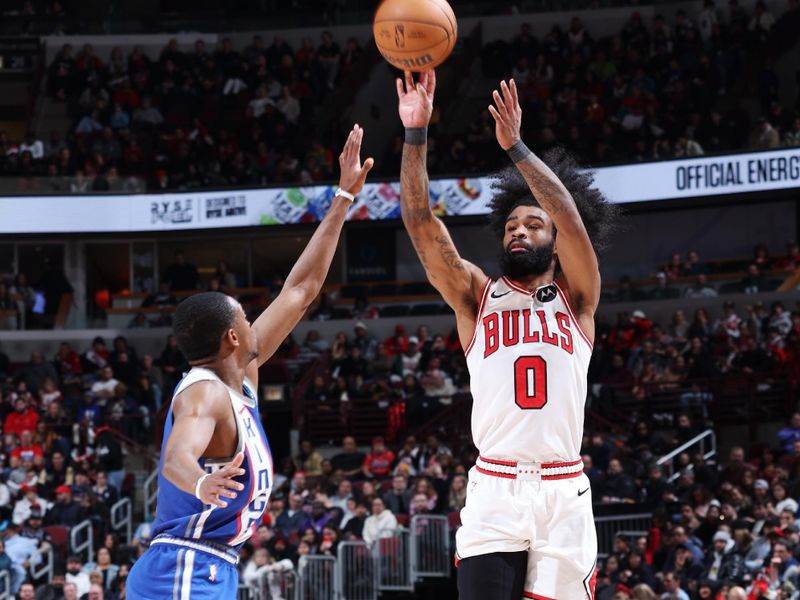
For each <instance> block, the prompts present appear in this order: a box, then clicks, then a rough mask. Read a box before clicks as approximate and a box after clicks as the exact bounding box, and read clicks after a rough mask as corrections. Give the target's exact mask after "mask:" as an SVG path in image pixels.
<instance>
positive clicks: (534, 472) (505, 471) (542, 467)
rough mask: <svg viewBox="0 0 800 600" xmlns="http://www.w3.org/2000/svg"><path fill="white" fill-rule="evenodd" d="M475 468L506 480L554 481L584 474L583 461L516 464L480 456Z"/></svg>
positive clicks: (485, 473)
mask: <svg viewBox="0 0 800 600" xmlns="http://www.w3.org/2000/svg"><path fill="white" fill-rule="evenodd" d="M475 468H476V469H477V470H478V472H479V473H483V474H484V475H493V476H494V477H503V478H504V479H520V480H540V479H541V480H542V481H552V480H555V479H571V478H573V477H579V476H580V475H581V473H583V461H582V460H581V459H577V460H573V461H569V462H558V463H540V462H514V461H510V460H498V459H496V458H486V457H485V456H479V457H478V460H477V462H476V463H475Z"/></svg>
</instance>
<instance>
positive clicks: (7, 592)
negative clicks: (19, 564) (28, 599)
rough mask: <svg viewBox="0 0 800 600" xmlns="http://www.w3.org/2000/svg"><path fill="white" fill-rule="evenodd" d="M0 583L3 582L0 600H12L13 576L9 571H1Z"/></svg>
mask: <svg viewBox="0 0 800 600" xmlns="http://www.w3.org/2000/svg"><path fill="white" fill-rule="evenodd" d="M0 582H2V588H1V589H0V600H10V599H11V574H10V573H9V572H8V571H0Z"/></svg>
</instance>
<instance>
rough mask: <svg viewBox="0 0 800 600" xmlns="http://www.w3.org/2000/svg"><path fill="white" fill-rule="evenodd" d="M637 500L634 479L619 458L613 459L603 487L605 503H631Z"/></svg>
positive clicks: (609, 464)
mask: <svg viewBox="0 0 800 600" xmlns="http://www.w3.org/2000/svg"><path fill="white" fill-rule="evenodd" d="M635 498H636V487H635V483H634V481H633V479H632V478H631V477H630V476H629V475H628V474H627V473H625V471H624V470H623V468H622V463H621V462H620V460H619V459H618V458H612V459H611V460H610V461H609V463H608V470H607V473H606V477H605V480H604V481H603V485H602V501H603V502H626V501H627V502H630V501H633V500H634V499H635Z"/></svg>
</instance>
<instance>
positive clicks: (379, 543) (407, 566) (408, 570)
mask: <svg viewBox="0 0 800 600" xmlns="http://www.w3.org/2000/svg"><path fill="white" fill-rule="evenodd" d="M372 556H373V560H374V561H375V570H376V571H377V577H378V590H379V591H381V592H410V591H413V589H414V569H413V566H412V564H411V531H409V530H408V529H406V528H405V527H398V528H397V529H384V530H383V531H381V532H380V533H379V534H378V539H377V540H375V541H374V542H373V544H372Z"/></svg>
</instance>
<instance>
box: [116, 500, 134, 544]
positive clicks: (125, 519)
mask: <svg viewBox="0 0 800 600" xmlns="http://www.w3.org/2000/svg"><path fill="white" fill-rule="evenodd" d="M111 528H112V529H113V530H114V531H119V530H123V531H124V532H125V543H126V544H130V543H131V539H132V532H133V505H132V503H131V500H130V498H122V499H121V500H119V501H118V502H116V503H115V504H114V506H112V507H111Z"/></svg>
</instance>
